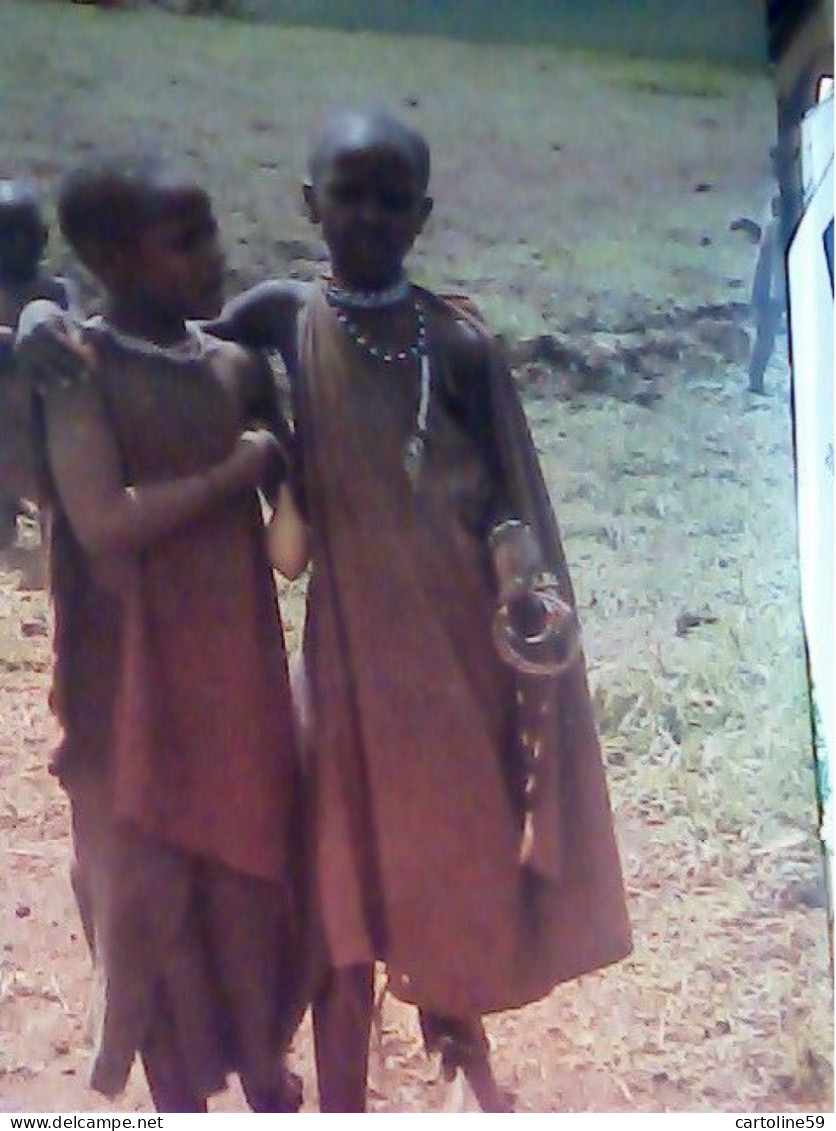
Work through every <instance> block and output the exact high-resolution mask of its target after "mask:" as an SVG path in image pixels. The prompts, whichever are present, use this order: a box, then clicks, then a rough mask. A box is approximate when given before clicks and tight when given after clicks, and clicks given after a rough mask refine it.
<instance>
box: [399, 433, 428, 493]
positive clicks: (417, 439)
mask: <svg viewBox="0 0 836 1131" xmlns="http://www.w3.org/2000/svg"><path fill="white" fill-rule="evenodd" d="M426 446H427V442H426V440H425V439H424V437H423V436H419V435H417V434H415V435H413V436H410V437H409V439H408V440H407V442H406V444H405V445H404V449H403V466H404V470H405V471H406V475H407V478H408V479H409V482H410V483H411V484H412V486H413V487H415V485H416V484H417V482H418V476H419V475H420V474H421V465H422V464H423V462H424V449H425V448H426Z"/></svg>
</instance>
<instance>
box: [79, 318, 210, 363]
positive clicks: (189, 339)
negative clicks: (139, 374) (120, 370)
mask: <svg viewBox="0 0 836 1131" xmlns="http://www.w3.org/2000/svg"><path fill="white" fill-rule="evenodd" d="M85 325H87V326H93V327H96V328H97V329H101V330H104V331H105V333H106V334H107V335H108V337H109V338H111V339H112V341H114V342H115V343H116V345H117V346H119V347H120V348H121V349H123V350H127V351H128V352H129V353H138V354H141V355H142V356H143V357H154V358H158V359H160V360H164V361H174V362H181V363H182V362H184V361H200V360H201V358H202V357H203V355H204V354H205V353H206V344H207V343H206V335H205V334H204V333H203V331H202V330H201V329H200V327H199V326H196V325H195V324H194V323H191V322H187V323H186V335H185V337H183V338H181V340H180V341H179V342H175V343H174V344H173V345H170V346H161V345H158V344H157V343H156V342H152V341H151V340H150V339H149V338H141V337H139V336H138V335H137V334H127V333H125V332H124V331H122V330H117V329H116V327H115V326H114V325H113V323H112V322H109V321H108V320H107V319H106V318H105V317H104V316H103V315H101V314H97V315H94V316H93V317H92V318H89V319H88V320H87V322H86V323H85Z"/></svg>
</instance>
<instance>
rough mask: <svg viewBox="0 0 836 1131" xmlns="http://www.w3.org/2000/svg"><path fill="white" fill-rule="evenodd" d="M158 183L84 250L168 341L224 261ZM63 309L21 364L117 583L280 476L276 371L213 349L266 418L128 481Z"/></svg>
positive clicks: (151, 1064) (228, 379)
mask: <svg viewBox="0 0 836 1131" xmlns="http://www.w3.org/2000/svg"><path fill="white" fill-rule="evenodd" d="M151 191H154V192H155V199H154V202H153V203H154V208H153V216H154V219H153V221H152V222H149V223H146V224H144V225H139V227H138V229H137V231H136V234H135V237H134V239H133V240H132V241H131V242H130V243H129V244H128V245H121V246H118V247H114V246H109V245H106V244H97V245H94V246H89V247H84V248H82V249H80V250H81V252H82V254H83V255H84V257H85V260H86V262H87V264H88V265H89V266H90V268H91V269H92V270H93V271H94V272H95V273H96V275H97V276H98V278H99V280H100V281H101V283H102V284H103V285H104V287H105V290H106V295H107V303H106V311H107V317H108V319H109V321H110V323H111V324H112V325H113V326H114V327H115V328H116V329H118V330H119V331H121V332H123V333H125V334H131V335H135V336H141V337H142V338H144V339H146V340H147V341H150V342H153V343H155V344H157V345H159V346H163V347H164V346H168V345H171V344H173V343H176V342H178V341H179V340H181V339H182V338H184V336H185V335H186V334H187V326H186V321H187V320H192V319H208V318H211V317H212V316H213V315H216V314H217V313H218V311H219V309H220V306H221V302H222V294H223V292H222V284H223V268H224V259H223V255H222V253H221V249H220V245H219V242H218V229H217V223H216V221H215V217H214V214H213V211H212V206H211V203H210V201H209V198H208V196H207V195H206V193H205V192H203V190H202V189H200V188H198V187H197V186H194V185H191V184H166V185H161V186H159V187H157V188H155V189H153V190H151ZM54 319H55V312H54V310H45V311H44V322H45V323H46V325H45V326H42V327H41V330H39V331H35V333H34V334H33V335H32V337H30V338H28V339H27V341H26V344H25V345H24V347H23V351H22V352H23V359H24V364H25V367H26V368H27V370H28V373H29V375H30V377H31V378H32V379H33V380H35V381H36V382H37V383H38V385H39V387H40V389H41V393H42V397H43V401H44V407H45V418H46V438H47V454H48V459H49V465H50V470H51V473H52V476H53V479H54V483H55V487H56V490H57V492H58V495H59V497H60V500H61V504H62V506H63V508H64V510H65V512H66V514H67V517H68V519H69V521H70V524H71V526H72V528H73V531H74V533H75V535H76V537H77V538H78V540H79V542H80V543H81V545H82V546H83V548H84V549H85V550H86V551H87V553H88V555H89V556H90V557H91V558H92V559H94V560H96V561H97V562H98V563H99V565H100V566H102V565H106V566H107V569H106V570H102V571H100V577H101V578H102V580H107V581H109V582H110V584H112V585H114V586H115V587H116V588H118V587H119V585H120V584H121V579H122V576H123V567H124V565H125V564H127V563H128V562H129V560H130V556H131V555H132V554H135V553H136V552H138V551H141V550H142V549H144V548H146V547H149V546H151V545H153V543H154V542H156V541H157V540H158V539H162V538H165V537H166V535H168V534H170V533H172V532H173V531H175V530H176V529H178V528H180V527H182V526H183V525H184V524H187V523H189V522H191V521H193V520H194V519H197V518H199V517H200V516H201V515H204V514H207V513H209V512H211V511H213V510H214V509H216V508H217V507H218V506H220V505H221V504H222V503H224V502H225V501H226V500H228V499H231V498H234V497H235V496H238V495H241V494H242V493H245V492H249V491H252V490H253V489H255V488H257V487H263V486H264V485H265V484H267V483H271V484H274V483H275V481H276V478H277V473H278V471H280V470H281V467H282V464H283V457H282V452H281V449H280V447H279V444H278V441H277V440H276V438H275V435H274V432H273V431H271V430H270V428H272V429H274V430H278V429H279V426H280V425H279V419H278V407H277V403H276V397H275V390H274V387H273V382H272V377H271V374H270V370H269V367H267V366H266V364H264V363H262V362H261V361H260V360H259V359H257V358H255V357H254V356H253V355H251V354H250V353H248V352H245V351H244V350H243V349H242V348H241V347H240V346H238V345H234V344H232V343H224V344H223V345H221V346H220V347H219V348H217V349H213V353H212V364H213V365H214V367H215V373H216V376H218V377H220V379H221V381H222V382H223V383H224V384H225V385H226V386H227V387H228V389H229V393H230V396H231V397H232V398H233V399H234V400H236V401H237V402H238V404H239V408H240V416H241V419H242V420H258V421H259V422H261V423H262V424H264V425H267V426H269V427H259V428H256V429H251V430H247V431H244V432H243V433H242V435H241V436H240V438H239V440H238V441H237V443H236V444H235V446H234V447H233V448H232V450H231V451H230V452H229V454H228V455H227V457H226V458H225V459H223V460H222V461H220V462H219V463H217V464H216V465H214V466H213V467H210V468H208V469H206V470H203V471H201V472H200V473H198V474H194V475H190V476H187V477H183V478H179V479H173V480H169V481H162V482H158V483H151V484H143V485H141V486H131V485H128V486H126V485H125V483H124V477H123V472H122V463H121V459H120V455H119V451H118V447H117V443H116V440H115V437H114V435H113V432H112V428H111V426H110V424H109V422H108V419H107V414H106V412H105V411H104V408H103V405H102V403H101V400H100V398H99V394H98V393H97V391H96V388H95V385H94V383H93V382H91V381H90V380H89V379H86V377H87V376H88V375H89V372H90V369H91V367H93V366H95V364H96V362H95V357H94V356H93V354H92V352H91V351H90V350H89V349H88V348H86V347H85V346H83V345H80V344H74V343H72V342H70V341H69V340H68V338H67V337H66V336H59V335H55V334H53V333H52V332H51V331H50V329H49V326H50V322H51V321H54ZM183 442H184V443H188V437H184V438H183ZM143 1060H144V1064H145V1070H146V1076H147V1077H148V1082H149V1087H150V1089H151V1092H152V1095H153V1098H154V1103H155V1105H156V1107H157V1109H158V1110H160V1111H175V1112H203V1111H205V1110H206V1104H205V1102H204V1101H203V1100H202V1099H201V1098H200V1097H198V1096H195V1095H192V1094H191V1092H190V1091H189V1089H188V1087H187V1086H186V1084H185V1083H184V1079H185V1074H184V1073H182V1072H180V1071H178V1067H177V1065H172V1064H171V1063H170V1060H169V1059H168V1052H167V1051H166V1050H163V1054H162V1055H161V1054H160V1050H159V1049H156V1048H155V1047H153V1046H149V1047H148V1048H146V1049H144V1050H143ZM277 1068H279V1069H280V1066H278V1065H277ZM245 1083H246V1082H245ZM245 1091H246V1087H245ZM247 1098H248V1102H249V1104H250V1106H251V1107H252V1108H253V1110H258V1111H274V1112H275V1111H295V1110H296V1109H297V1108H298V1106H299V1103H300V1092H299V1085H298V1081H297V1080H296V1079H295V1078H293V1077H292V1076H291V1074H289V1073H287V1074H286V1075H285V1076H284V1078H282V1077H279V1078H278V1079H277V1085H276V1088H275V1089H273V1090H272V1091H270V1092H269V1094H262V1092H260V1091H259V1092H258V1093H254V1092H252V1090H250V1091H248V1092H247Z"/></svg>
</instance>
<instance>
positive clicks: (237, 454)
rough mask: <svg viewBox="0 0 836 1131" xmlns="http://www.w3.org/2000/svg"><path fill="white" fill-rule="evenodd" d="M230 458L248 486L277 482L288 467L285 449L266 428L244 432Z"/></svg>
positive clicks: (265, 485) (243, 483)
mask: <svg viewBox="0 0 836 1131" xmlns="http://www.w3.org/2000/svg"><path fill="white" fill-rule="evenodd" d="M230 459H231V460H232V461H233V464H234V466H235V468H236V470H237V471H238V473H239V474H240V477H241V485H242V486H247V487H264V488H267V487H268V486H270V485H273V484H275V483H276V482H277V481H278V479H279V478H280V477H281V474H282V472H283V471H284V469H285V467H286V459H285V454H284V449H283V448H282V446H281V444H280V443H279V441H278V440H277V439H276V437H275V436H274V435H273V433H272V432H270V431H268V429H266V428H251V429H248V430H247V431H246V432H242V433H241V435H240V437H239V438H238V442H237V444H236V445H235V448H234V449H233V452H232V455H231V456H230Z"/></svg>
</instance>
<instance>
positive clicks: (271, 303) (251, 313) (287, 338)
mask: <svg viewBox="0 0 836 1131" xmlns="http://www.w3.org/2000/svg"><path fill="white" fill-rule="evenodd" d="M309 292H310V284H308V283H300V282H297V281H295V280H292V279H289V280H286V281H281V282H280V281H276V280H271V281H269V282H266V283H260V284H259V285H258V286H255V287H252V288H251V289H250V290H248V291H244V293H243V294H240V295H237V296H236V297H235V298H234V299H232V300H231V301H230V302H228V303H227V304H226V306H225V307H224V309H223V311H222V312H221V315H220V317H219V318H217V319H216V320H215V321H214V322H210V323H207V325H206V329H207V330H209V332H210V333H212V334H215V335H216V336H217V337H219V338H226V339H227V340H229V341H236V342H240V343H241V345H245V346H249V347H250V348H251V349H265V350H278V351H279V353H281V355H282V357H283V358H284V359H285V363H287V362H288V359H290V358H293V357H294V356H295V352H296V319H297V315H298V313H299V309H300V307H301V306H302V305H303V304H304V302H305V301H306V298H307V295H308V294H309Z"/></svg>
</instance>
